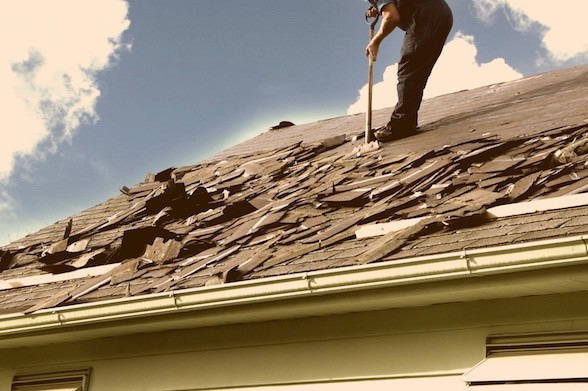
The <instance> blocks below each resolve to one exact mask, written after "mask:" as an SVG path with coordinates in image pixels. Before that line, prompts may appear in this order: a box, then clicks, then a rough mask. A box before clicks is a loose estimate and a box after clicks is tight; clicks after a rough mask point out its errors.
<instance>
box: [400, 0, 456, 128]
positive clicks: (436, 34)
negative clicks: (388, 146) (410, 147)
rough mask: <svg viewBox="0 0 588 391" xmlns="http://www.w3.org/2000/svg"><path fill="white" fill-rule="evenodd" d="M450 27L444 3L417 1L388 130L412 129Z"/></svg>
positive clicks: (403, 49)
mask: <svg viewBox="0 0 588 391" xmlns="http://www.w3.org/2000/svg"><path fill="white" fill-rule="evenodd" d="M452 24H453V16H452V14H451V9H450V8H449V6H447V4H446V3H444V2H430V3H428V2H426V1H423V2H419V1H417V7H416V10H415V16H414V21H413V23H412V24H411V26H410V28H409V29H408V31H407V32H406V36H405V39H404V43H403V45H402V51H401V60H400V63H399V64H398V85H397V90H398V103H397V105H396V107H395V109H394V112H393V113H392V116H391V118H390V127H391V128H392V129H394V128H398V129H400V130H406V129H408V130H409V131H410V130H412V129H416V127H417V125H418V110H419V109H420V106H421V102H422V99H423V90H424V89H425V86H426V84H427V80H428V79H429V76H430V75H431V72H432V70H433V66H434V65H435V63H436V62H437V59H438V58H439V55H440V54H441V51H442V50H443V45H444V44H445V41H446V39H447V36H448V34H449V31H450V30H451V27H452Z"/></svg>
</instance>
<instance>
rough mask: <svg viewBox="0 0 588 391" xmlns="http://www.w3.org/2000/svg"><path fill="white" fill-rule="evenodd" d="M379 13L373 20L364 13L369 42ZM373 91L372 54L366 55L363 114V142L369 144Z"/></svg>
mask: <svg viewBox="0 0 588 391" xmlns="http://www.w3.org/2000/svg"><path fill="white" fill-rule="evenodd" d="M379 17H380V15H377V16H376V17H375V18H373V20H371V19H372V18H370V16H368V14H367V13H366V15H365V21H366V23H367V24H369V26H370V42H371V40H372V39H373V38H374V30H375V28H376V24H377V23H378V19H379ZM373 92H374V60H372V56H368V104H367V112H366V116H365V143H366V144H369V143H370V142H371V141H373V140H375V139H374V134H373V131H372V96H373Z"/></svg>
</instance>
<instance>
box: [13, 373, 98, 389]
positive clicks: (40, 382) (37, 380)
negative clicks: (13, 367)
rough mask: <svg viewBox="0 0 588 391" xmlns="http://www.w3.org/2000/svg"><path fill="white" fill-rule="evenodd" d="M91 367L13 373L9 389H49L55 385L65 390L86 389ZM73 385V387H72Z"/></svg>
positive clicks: (88, 385) (54, 387)
mask: <svg viewBox="0 0 588 391" xmlns="http://www.w3.org/2000/svg"><path fill="white" fill-rule="evenodd" d="M91 373H92V369H91V368H87V369H80V370H70V371H59V372H47V373H36V374H26V375H15V376H14V377H13V378H12V386H11V388H10V390H11V391H45V390H47V391H51V390H56V389H58V388H56V387H63V389H65V390H69V389H72V390H75V391H88V390H89V387H90V375H91ZM68 387H69V388H68ZM73 387H75V388H73Z"/></svg>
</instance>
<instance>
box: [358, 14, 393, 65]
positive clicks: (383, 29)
mask: <svg viewBox="0 0 588 391" xmlns="http://www.w3.org/2000/svg"><path fill="white" fill-rule="evenodd" d="M381 13H382V23H381V24H380V29H379V30H378V32H377V33H376V35H374V38H373V39H372V40H371V41H370V43H369V45H368V46H367V47H366V48H365V54H366V56H369V57H371V59H372V61H376V59H377V58H378V51H379V50H380V44H381V43H382V41H383V40H384V38H386V37H387V36H388V35H390V34H391V33H392V31H394V29H395V28H396V27H398V24H399V23H400V12H398V7H396V5H395V4H394V3H389V4H386V5H385V6H384V7H383V8H382V12H381Z"/></svg>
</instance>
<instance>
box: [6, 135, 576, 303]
mask: <svg viewBox="0 0 588 391" xmlns="http://www.w3.org/2000/svg"><path fill="white" fill-rule="evenodd" d="M587 130H588V127H586V126H585V125H582V126H576V127H564V128H556V129H551V130H548V131H545V132H542V133H540V134H534V135H532V136H524V137H516V138H512V139H509V140H501V139H499V138H497V137H493V136H492V135H483V136H480V137H479V138H475V139H472V140H466V141H462V142H459V143H456V144H453V145H447V146H445V147H443V148H440V149H438V150H431V151H426V152H424V153H407V154H403V155H394V154H392V153H391V149H390V148H386V146H383V147H377V148H375V147H374V148H370V149H368V150H362V152H361V153H356V152H355V151H354V152H351V151H353V148H354V145H352V144H353V142H352V140H351V139H350V138H348V137H345V136H338V137H333V138H330V139H327V140H323V141H322V142H318V143H314V144H309V145H303V144H301V143H296V144H293V145H291V146H288V147H285V148H281V149H278V150H275V151H270V152H266V153H261V154H256V155H251V156H237V157H231V158H227V159H226V160H222V161H215V162H205V163H201V164H198V165H194V166H186V167H179V168H168V169H166V170H163V171H161V172H159V173H156V174H148V175H147V177H146V178H145V181H144V182H143V183H140V184H138V185H136V186H133V187H126V186H125V187H123V188H122V189H121V193H122V194H120V195H119V196H117V197H115V198H113V199H111V200H109V201H107V202H105V203H104V204H101V205H98V206H97V207H95V208H91V209H88V210H87V211H84V212H82V213H80V214H78V215H76V216H74V217H73V218H72V219H69V220H67V221H62V222H58V223H56V224H54V225H53V226H51V227H48V228H47V229H45V230H42V231H39V232H38V233H36V234H32V235H29V236H27V237H25V238H24V239H22V240H20V241H18V242H15V243H12V244H10V245H8V246H5V247H3V248H1V249H0V269H1V270H0V271H1V276H2V279H3V280H4V279H11V280H15V279H18V278H19V277H27V276H31V275H37V274H40V273H63V272H69V271H74V270H79V269H83V268H88V267H93V266H99V265H106V264H115V263H120V265H119V266H117V267H115V268H114V269H112V270H111V271H110V272H108V273H107V274H105V275H102V276H98V277H92V278H86V279H81V280H79V281H66V282H64V283H55V284H47V286H46V287H43V289H41V287H22V288H15V289H12V290H9V291H6V292H7V293H6V295H5V296H4V297H2V299H1V300H3V310H2V312H24V313H31V312H34V311H38V310H41V309H44V308H50V307H54V306H59V305H67V304H72V303H82V302H87V301H92V300H100V299H102V300H103V299H105V298H109V299H110V298H117V297H124V296H132V295H139V294H148V293H155V292H164V291H169V290H175V289H183V288H189V287H195V286H205V285H212V284H223V283H230V282H234V281H241V280H247V279H253V278H262V277H265V276H268V275H280V274H288V273H295V272H300V271H309V270H317V269H320V268H330V267H340V266H346V265H355V264H366V263H372V262H378V261H382V260H384V259H390V257H391V256H392V255H394V254H396V253H398V252H402V251H403V249H404V250H407V254H409V253H410V251H408V250H410V249H411V248H413V249H414V250H411V251H413V253H416V252H415V251H417V250H418V249H421V250H422V248H424V247H425V246H427V245H426V243H432V241H431V240H429V239H426V240H425V242H426V243H425V242H423V240H424V238H431V235H433V234H440V233H442V234H448V235H449V234H452V233H455V232H457V231H459V230H463V229H466V228H468V227H477V226H481V225H484V224H487V223H489V222H490V221H491V220H492V219H495V217H493V216H491V215H489V214H487V213H486V210H487V209H488V208H491V207H495V206H498V205H504V204H509V203H515V202H520V201H528V200H532V199H536V198H546V197H552V196H560V195H567V194H577V193H581V192H584V191H586V190H587V188H588V169H587V166H588V153H587V152H588V147H587V146H588V141H587V140H588V139H587V138H586V137H585V136H584V134H585V133H586V131H587ZM350 152H351V153H350ZM407 219H414V221H415V224H410V225H407V226H405V227H403V228H402V229H399V230H396V229H394V230H391V231H382V233H381V234H378V235H377V236H378V237H377V238H373V237H371V235H367V236H361V238H357V237H356V235H355V233H356V231H357V230H358V229H359V228H360V227H362V229H364V230H365V227H370V226H371V225H374V227H375V226H377V225H378V224H388V223H391V222H395V221H401V220H407ZM372 231H374V232H379V231H380V230H379V229H373V230H370V229H368V230H367V231H366V232H372ZM419 240H421V242H419ZM409 243H413V246H412V247H411V246H408V247H407V245H408V244H409ZM468 243H469V242H468ZM419 246H420V247H419ZM436 246H438V248H439V251H441V250H442V249H443V243H437V244H436ZM45 288H46V289H45ZM17 290H18V291H19V295H20V296H19V297H16V295H9V293H10V291H17ZM100 292H102V293H103V294H97V293H100Z"/></svg>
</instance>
